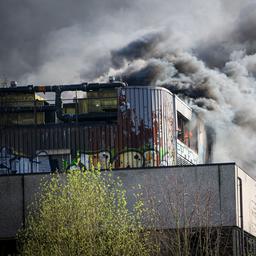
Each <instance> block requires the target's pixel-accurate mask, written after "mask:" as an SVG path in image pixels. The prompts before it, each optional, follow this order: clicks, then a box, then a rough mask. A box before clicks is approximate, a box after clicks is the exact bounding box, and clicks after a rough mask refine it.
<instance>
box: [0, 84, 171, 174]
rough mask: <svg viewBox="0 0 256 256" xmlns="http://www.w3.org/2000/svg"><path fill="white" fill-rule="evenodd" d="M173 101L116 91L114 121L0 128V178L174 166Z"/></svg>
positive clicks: (141, 91) (149, 92) (149, 91)
mask: <svg viewBox="0 0 256 256" xmlns="http://www.w3.org/2000/svg"><path fill="white" fill-rule="evenodd" d="M174 120H175V118H174V110H173V95H172V94H171V93H170V92H168V91H167V90H165V89H160V88H148V87H126V88H120V89H119V92H118V117H117V120H111V123H107V122H101V121H95V122H94V123H92V122H91V123H88V122H83V123H82V122H77V123H75V122H73V123H58V124H45V125H24V126H1V127H0V173H2V174H5V173H28V172H44V171H45V172H49V171H54V170H56V169H58V170H62V169H63V168H64V167H66V166H70V165H72V160H73V159H75V158H76V156H77V154H79V155H80V159H81V165H84V166H85V167H87V168H88V167H89V166H90V165H91V164H93V165H96V164H97V163H100V164H101V166H102V168H108V167H109V166H110V165H111V166H112V167H113V168H127V167H131V168H132V167H133V168H134V167H143V166H152V167H156V166H167V165H174V164H175V163H176V146H175V139H174V132H175V128H174V127H175V123H174V122H175V121H174Z"/></svg>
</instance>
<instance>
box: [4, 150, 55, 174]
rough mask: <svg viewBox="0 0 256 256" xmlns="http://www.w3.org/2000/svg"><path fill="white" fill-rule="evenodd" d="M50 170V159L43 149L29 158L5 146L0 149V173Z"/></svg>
mask: <svg viewBox="0 0 256 256" xmlns="http://www.w3.org/2000/svg"><path fill="white" fill-rule="evenodd" d="M50 170H52V166H51V163H50V159H49V156H48V154H47V153H46V152H44V151H40V152H38V153H37V154H36V155H35V156H34V157H32V158H31V157H27V156H24V155H22V154H20V153H17V152H15V151H13V150H12V149H9V148H6V147H2V148H1V149H0V173H1V174H10V173H31V172H44V171H46V172H49V171H50Z"/></svg>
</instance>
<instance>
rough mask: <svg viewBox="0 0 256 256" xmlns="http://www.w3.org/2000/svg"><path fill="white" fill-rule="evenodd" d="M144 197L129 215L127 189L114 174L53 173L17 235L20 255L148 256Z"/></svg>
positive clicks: (150, 249)
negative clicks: (143, 221) (144, 220)
mask: <svg viewBox="0 0 256 256" xmlns="http://www.w3.org/2000/svg"><path fill="white" fill-rule="evenodd" d="M142 208H143V205H142V203H141V201H137V202H136V204H135V205H134V211H133V212H132V213H131V212H129V211H128V209H127V201H126V194H125V190H124V189H123V187H122V183H121V182H120V180H118V179H114V178H113V177H112V175H111V172H100V171H99V170H98V169H94V168H93V169H92V170H72V171H68V172H67V173H66V175H63V174H58V173H57V174H52V175H51V177H50V179H49V180H45V181H43V182H42V185H41V193H40V194H38V196H37V200H35V203H34V204H33V205H31V207H30V211H29V214H28V217H27V219H26V225H25V228H24V229H22V230H21V231H20V232H19V234H18V240H19V245H20V251H21V253H22V255H47V256H48V255H149V254H150V253H152V250H153V248H154V246H153V243H151V241H150V238H149V233H147V232H146V231H145V230H144V229H143V226H142V224H141V214H142V212H143V209H142Z"/></svg>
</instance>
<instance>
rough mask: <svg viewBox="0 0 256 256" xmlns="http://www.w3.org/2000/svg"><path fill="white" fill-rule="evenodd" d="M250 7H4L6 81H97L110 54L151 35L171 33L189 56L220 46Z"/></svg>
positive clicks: (128, 3) (141, 1) (10, 3)
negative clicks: (201, 46) (192, 50)
mask: <svg viewBox="0 0 256 256" xmlns="http://www.w3.org/2000/svg"><path fill="white" fill-rule="evenodd" d="M249 2H250V1H247V0H207V1H204V0H180V1H176V0H160V1H159V0H158V1H157V0H155V1H153V0H121V1H120V0H104V1H102V0H91V1H88V0H76V1H71V0H62V1H60V0H59V1H57V0H44V1H39V0H22V1H20V0H2V1H0V31H1V37H0V77H4V76H5V77H6V78H8V79H9V80H18V82H19V83H29V84H31V83H34V84H39V83H63V82H78V81H82V80H91V79H93V78H94V77H95V76H96V75H97V74H98V73H100V72H101V70H102V69H103V70H104V66H108V65H109V62H108V60H109V57H110V50H113V49H118V48H119V47H122V46H124V45H125V44H127V43H129V42H130V41H131V40H133V39H135V38H136V37H138V36H139V35H142V34H144V33H146V32H147V31H152V30H163V29H168V31H169V32H167V33H175V37H176V38H177V44H179V45H180V46H182V47H187V48H190V47H197V44H198V42H200V44H201V41H202V40H206V41H207V40H208V38H211V37H213V39H214V41H215V40H216V39H218V38H219V37H222V36H223V34H226V33H229V32H230V30H231V29H232V28H233V26H234V24H235V22H236V20H237V19H239V15H240V12H241V10H243V9H244V8H246V7H247V5H248V3H249ZM216 37H218V38H216ZM172 42H173V41H172ZM212 43H213V44H214V42H212ZM207 44H208V41H207ZM205 48H207V47H205ZM203 50H204V49H202V54H201V55H202V56H203V57H204V58H208V56H207V49H206V50H205V51H203ZM212 62H213V63H215V62H218V60H215V59H214V58H213V61H212Z"/></svg>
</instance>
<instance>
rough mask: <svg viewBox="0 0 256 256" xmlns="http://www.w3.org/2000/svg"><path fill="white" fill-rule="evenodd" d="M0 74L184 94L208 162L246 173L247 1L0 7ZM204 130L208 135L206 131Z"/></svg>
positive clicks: (254, 136)
mask: <svg viewBox="0 0 256 256" xmlns="http://www.w3.org/2000/svg"><path fill="white" fill-rule="evenodd" d="M0 24H1V25H0V28H1V40H0V78H1V77H3V76H6V77H7V78H8V79H9V80H18V81H19V83H23V84H26V83H29V84H31V83H34V84H39V83H49V84H53V83H58V84H60V83H69V82H79V81H88V80H94V81H103V80H107V79H108V76H110V75H114V76H117V77H121V78H122V79H123V80H125V81H127V82H128V83H129V84H130V85H145V86H147V85H157V86H164V87H166V88H169V89H170V90H171V91H173V92H174V93H177V94H178V95H180V96H181V97H182V98H184V99H185V100H186V101H187V102H188V103H189V104H190V105H191V106H192V107H193V109H194V110H195V111H196V112H197V113H198V114H199V115H200V116H201V117H202V118H203V119H204V120H205V122H206V124H207V125H208V127H210V129H209V134H211V135H212V136H211V139H214V144H213V148H212V153H213V161H232V162H233V161H236V162H238V164H240V165H241V167H243V168H244V169H246V170H248V171H250V172H251V174H252V175H254V176H256V160H255V159H256V158H255V155H256V132H255V128H256V125H255V123H256V100H255V93H256V92H255V90H256V81H255V76H256V33H255V31H256V30H255V27H256V5H255V4H254V3H252V2H251V1H250V0H209V1H202V0H191V1H189V2H188V1H185V0H183V1H182V0H181V1H174V0H173V1H172V0H171V1H170V0H161V1H153V0H136V1H135V0H129V1H128V0H127V1H126V0H124V1H117V0H107V1H99V0H95V1H88V0H85V1H84V0H83V1H82V0H78V1H76V2H74V1H68V0H63V1H61V6H60V2H58V1H56V0H51V1H50V0H46V1H43V2H42V1H41V2H40V1H37V0H35V1H31V0H24V1H18V0H10V1H1V3H0ZM213 135H214V136H213Z"/></svg>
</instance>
